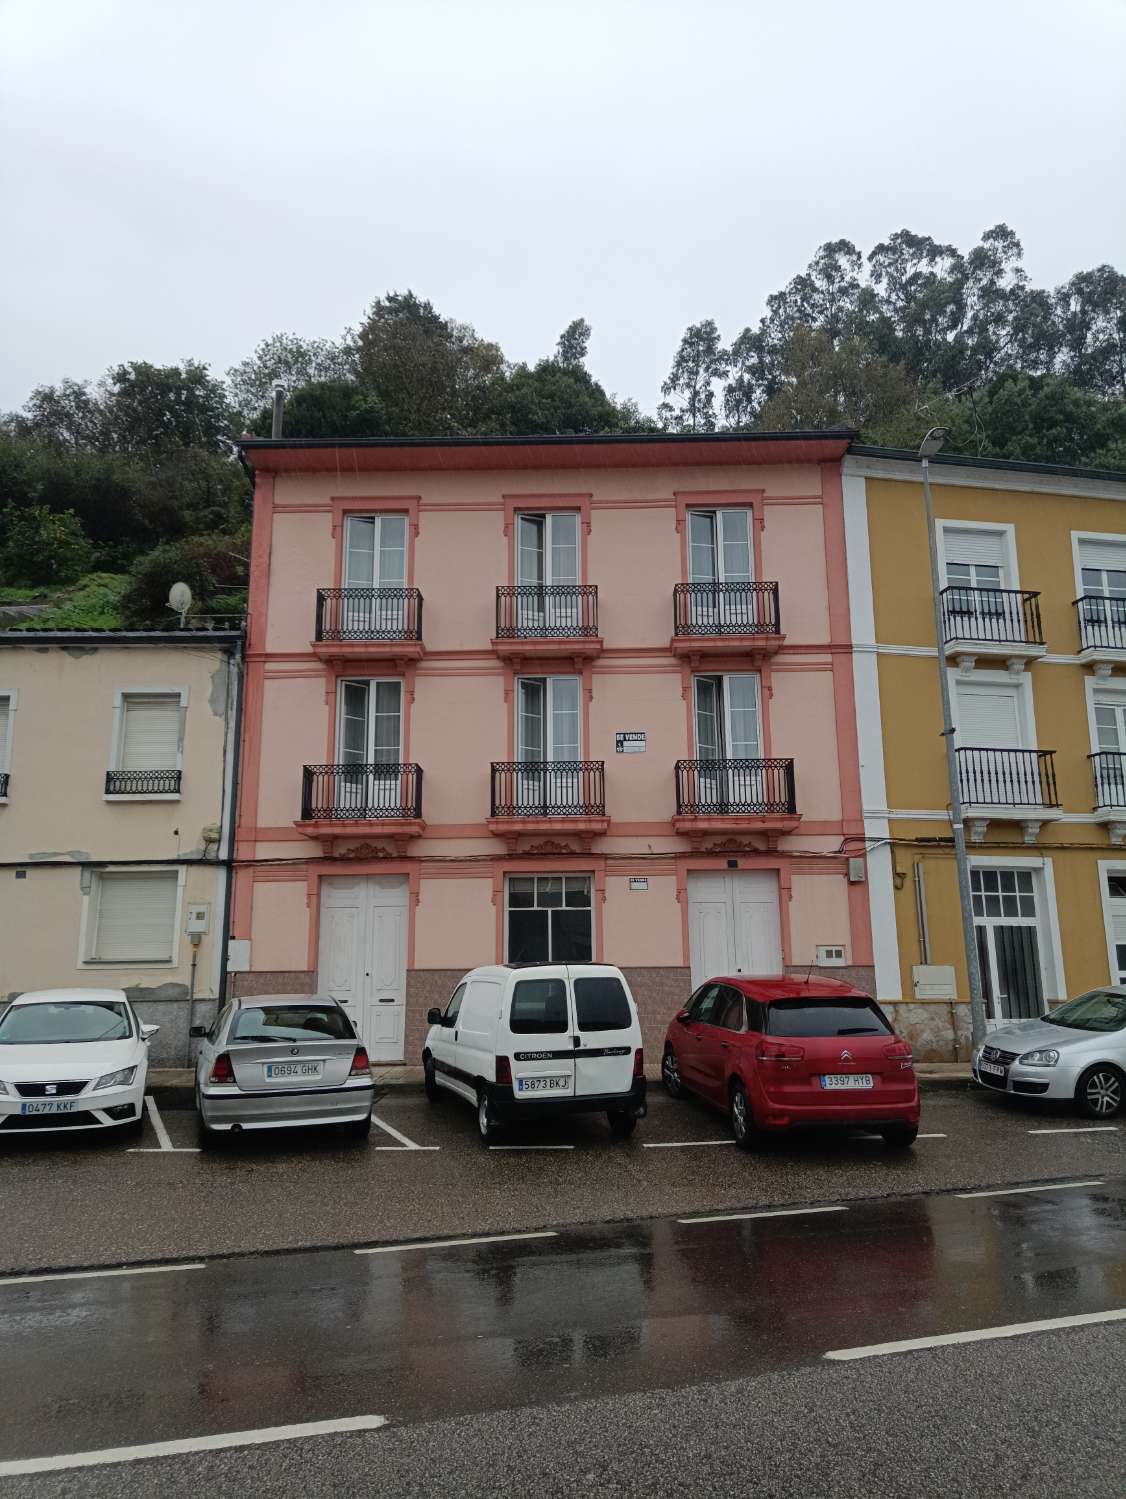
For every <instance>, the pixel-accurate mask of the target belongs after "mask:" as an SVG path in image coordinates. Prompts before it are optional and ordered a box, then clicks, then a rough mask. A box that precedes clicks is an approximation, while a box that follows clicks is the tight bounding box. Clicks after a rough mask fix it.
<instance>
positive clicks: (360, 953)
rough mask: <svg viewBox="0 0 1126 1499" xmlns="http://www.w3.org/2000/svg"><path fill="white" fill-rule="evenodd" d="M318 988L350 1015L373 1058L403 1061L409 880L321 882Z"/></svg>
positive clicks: (337, 879) (366, 877) (368, 878)
mask: <svg viewBox="0 0 1126 1499" xmlns="http://www.w3.org/2000/svg"><path fill="white" fill-rule="evenodd" d="M318 954H319V964H320V966H319V971H318V978H317V987H318V989H319V990H320V992H321V993H323V994H331V995H332V997H333V998H334V999H337V1000H339V1001H340V1003H341V1004H342V1005H343V1006H344V1007H345V1009H346V1010H347V1011H348V1014H349V1015H350V1016H351V1018H352V1023H353V1025H355V1027H356V1030H357V1031H358V1032H359V1035H360V1039H361V1041H363V1043H364V1045H365V1046H366V1047H367V1049H368V1052H369V1054H370V1056H371V1058H372V1060H373V1061H376V1062H401V1061H402V1059H403V1033H404V1028H405V1019H406V998H407V877H406V875H356V876H351V875H342V876H334V877H331V878H328V879H325V880H322V882H321V931H320V947H319V950H318Z"/></svg>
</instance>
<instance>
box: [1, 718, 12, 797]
mask: <svg viewBox="0 0 1126 1499" xmlns="http://www.w3.org/2000/svg"><path fill="white" fill-rule="evenodd" d="M14 717H15V714H14V713H13V711H12V699H11V696H10V695H9V694H8V693H6V692H0V796H7V794H8V768H9V766H10V765H11V760H12V720H13V718H14Z"/></svg>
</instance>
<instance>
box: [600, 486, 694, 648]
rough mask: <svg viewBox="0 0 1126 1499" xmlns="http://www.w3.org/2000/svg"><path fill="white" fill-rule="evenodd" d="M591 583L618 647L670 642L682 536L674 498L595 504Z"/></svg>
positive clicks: (608, 635) (606, 632) (606, 634)
mask: <svg viewBox="0 0 1126 1499" xmlns="http://www.w3.org/2000/svg"><path fill="white" fill-rule="evenodd" d="M589 545H590V582H592V583H597V584H598V585H599V594H598V620H599V626H600V628H601V631H602V635H603V638H604V639H605V640H608V641H609V640H613V641H614V643H615V645H622V646H630V645H649V646H652V645H667V644H668V641H669V636H670V635H671V634H672V589H673V584H674V583H679V582H680V537H679V536H678V535H677V531H676V511H675V509H674V508H673V503H672V500H671V497H670V499H669V501H668V503H667V504H666V505H665V506H664V507H663V508H661V509H655V510H642V509H624V510H601V509H598V508H597V507H592V519H591V528H590V543H589Z"/></svg>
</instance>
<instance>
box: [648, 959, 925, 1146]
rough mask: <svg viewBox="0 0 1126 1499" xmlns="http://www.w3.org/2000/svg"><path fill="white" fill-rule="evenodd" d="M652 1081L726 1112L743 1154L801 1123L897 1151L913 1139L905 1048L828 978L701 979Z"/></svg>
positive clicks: (856, 993) (875, 1014) (858, 999)
mask: <svg viewBox="0 0 1126 1499" xmlns="http://www.w3.org/2000/svg"><path fill="white" fill-rule="evenodd" d="M661 1076H662V1078H663V1080H664V1084H665V1088H666V1089H667V1090H668V1092H669V1093H670V1094H671V1095H672V1097H673V1098H679V1097H680V1096H681V1094H682V1093H683V1092H685V1091H686V1090H690V1091H691V1092H693V1093H696V1094H698V1095H699V1096H700V1097H701V1098H703V1099H706V1100H707V1102H708V1103H713V1104H716V1105H717V1106H718V1107H719V1108H721V1109H723V1110H725V1111H726V1112H727V1113H729V1114H730V1116H731V1127H732V1129H733V1130H734V1132H735V1140H736V1143H737V1144H739V1145H741V1146H742V1147H743V1149H744V1150H753V1149H754V1148H755V1147H756V1145H759V1144H760V1143H761V1142H762V1141H763V1139H764V1138H765V1137H766V1136H767V1135H769V1134H772V1133H774V1132H775V1131H780V1130H786V1129H791V1128H793V1126H795V1125H801V1124H843V1125H849V1126H853V1127H857V1128H860V1129H868V1130H873V1131H875V1132H877V1133H879V1134H881V1135H883V1137H884V1140H885V1142H886V1143H887V1144H888V1145H891V1146H897V1147H900V1148H904V1147H906V1146H909V1145H912V1144H914V1141H915V1136H916V1135H917V1134H918V1133H919V1084H918V1082H917V1081H916V1078H915V1068H914V1064H913V1062H912V1060H911V1048H910V1047H909V1046H908V1045H907V1043H906V1041H901V1040H900V1038H899V1037H898V1036H897V1035H896V1034H895V1032H894V1030H893V1029H892V1028H891V1026H890V1025H889V1024H888V1020H887V1016H886V1015H885V1014H884V1012H883V1011H882V1010H881V1009H880V1007H879V1005H877V1004H876V1002H875V1001H874V1000H872V999H869V997H868V996H867V995H866V994H864V993H862V991H861V990H859V989H854V988H852V987H851V985H849V984H841V983H837V982H836V981H835V980H833V979H821V978H817V979H809V980H806V979H799V978H770V979H747V978H716V979H709V980H708V981H707V983H706V984H703V985H701V987H700V988H699V989H697V990H696V992H695V994H693V996H692V998H691V999H690V1000H689V1001H688V1004H687V1005H686V1006H685V1008H684V1009H683V1010H680V1011H679V1012H678V1013H677V1015H676V1017H675V1019H674V1020H673V1022H672V1024H671V1025H670V1026H669V1028H668V1031H667V1033H666V1035H665V1050H664V1055H663V1057H662V1059H661Z"/></svg>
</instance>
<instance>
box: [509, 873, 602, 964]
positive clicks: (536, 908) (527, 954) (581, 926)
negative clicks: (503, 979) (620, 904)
mask: <svg viewBox="0 0 1126 1499" xmlns="http://www.w3.org/2000/svg"><path fill="white" fill-rule="evenodd" d="M590 892H591V877H590V875H589V874H514V875H510V876H509V877H508V884H507V891H506V895H507V907H508V911H507V914H508V961H509V962H510V963H582V962H588V961H589V960H590V958H591V957H592V956H593V954H594V940H593V926H592V919H591V918H592V910H591V893H590Z"/></svg>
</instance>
